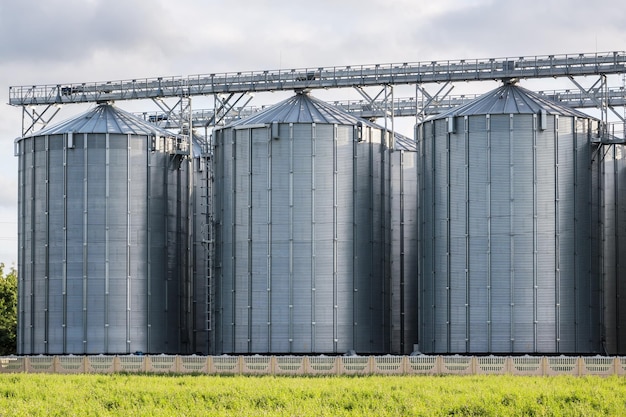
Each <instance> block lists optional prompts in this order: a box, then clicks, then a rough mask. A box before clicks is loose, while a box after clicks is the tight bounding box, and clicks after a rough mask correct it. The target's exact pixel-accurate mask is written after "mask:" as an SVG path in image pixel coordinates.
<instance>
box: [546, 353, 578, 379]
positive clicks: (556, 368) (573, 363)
mask: <svg viewBox="0 0 626 417" xmlns="http://www.w3.org/2000/svg"><path fill="white" fill-rule="evenodd" d="M545 360H546V370H545V374H546V375H578V374H579V370H578V357H572V356H556V357H547V358H546V359H545Z"/></svg>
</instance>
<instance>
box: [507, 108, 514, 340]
mask: <svg viewBox="0 0 626 417" xmlns="http://www.w3.org/2000/svg"><path fill="white" fill-rule="evenodd" d="M513 118H514V115H513V114H509V212H508V215H509V253H510V260H509V306H510V307H509V311H510V317H511V320H510V323H509V340H510V345H509V346H510V348H509V349H510V351H511V352H514V351H515V200H514V196H515V181H514V178H515V151H514V147H513V144H514V142H515V140H514V136H515V133H514V128H513V120H514V119H513Z"/></svg>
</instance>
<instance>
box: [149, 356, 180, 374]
mask: <svg viewBox="0 0 626 417" xmlns="http://www.w3.org/2000/svg"><path fill="white" fill-rule="evenodd" d="M176 358H177V356H175V355H150V356H146V372H154V373H172V372H176V371H177V369H176Z"/></svg>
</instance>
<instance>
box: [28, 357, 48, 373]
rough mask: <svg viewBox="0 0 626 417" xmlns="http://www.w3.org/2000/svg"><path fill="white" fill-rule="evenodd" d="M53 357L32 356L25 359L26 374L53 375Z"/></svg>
mask: <svg viewBox="0 0 626 417" xmlns="http://www.w3.org/2000/svg"><path fill="white" fill-rule="evenodd" d="M54 358H55V356H33V357H27V358H26V372H34V373H41V372H43V373H53V372H54Z"/></svg>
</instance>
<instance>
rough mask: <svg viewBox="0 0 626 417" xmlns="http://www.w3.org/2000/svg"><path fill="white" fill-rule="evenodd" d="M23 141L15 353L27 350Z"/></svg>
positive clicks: (20, 143)
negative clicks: (25, 346)
mask: <svg viewBox="0 0 626 417" xmlns="http://www.w3.org/2000/svg"><path fill="white" fill-rule="evenodd" d="M24 142H25V140H24V139H23V138H22V139H20V140H19V141H18V142H16V143H17V146H18V156H19V159H18V165H19V168H18V191H17V192H18V200H17V201H18V222H17V230H18V233H17V234H18V248H17V259H18V268H19V269H18V271H17V354H18V355H23V354H25V353H28V352H24V339H25V332H26V312H25V310H24V296H25V294H26V286H25V282H24V281H25V279H24V273H23V271H22V270H21V268H22V267H23V266H25V265H26V256H25V247H24V243H25V241H26V236H25V234H24V233H25V223H26V222H25V219H26V204H25V200H26V184H25V179H24V175H25V166H26V155H25V152H24Z"/></svg>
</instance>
